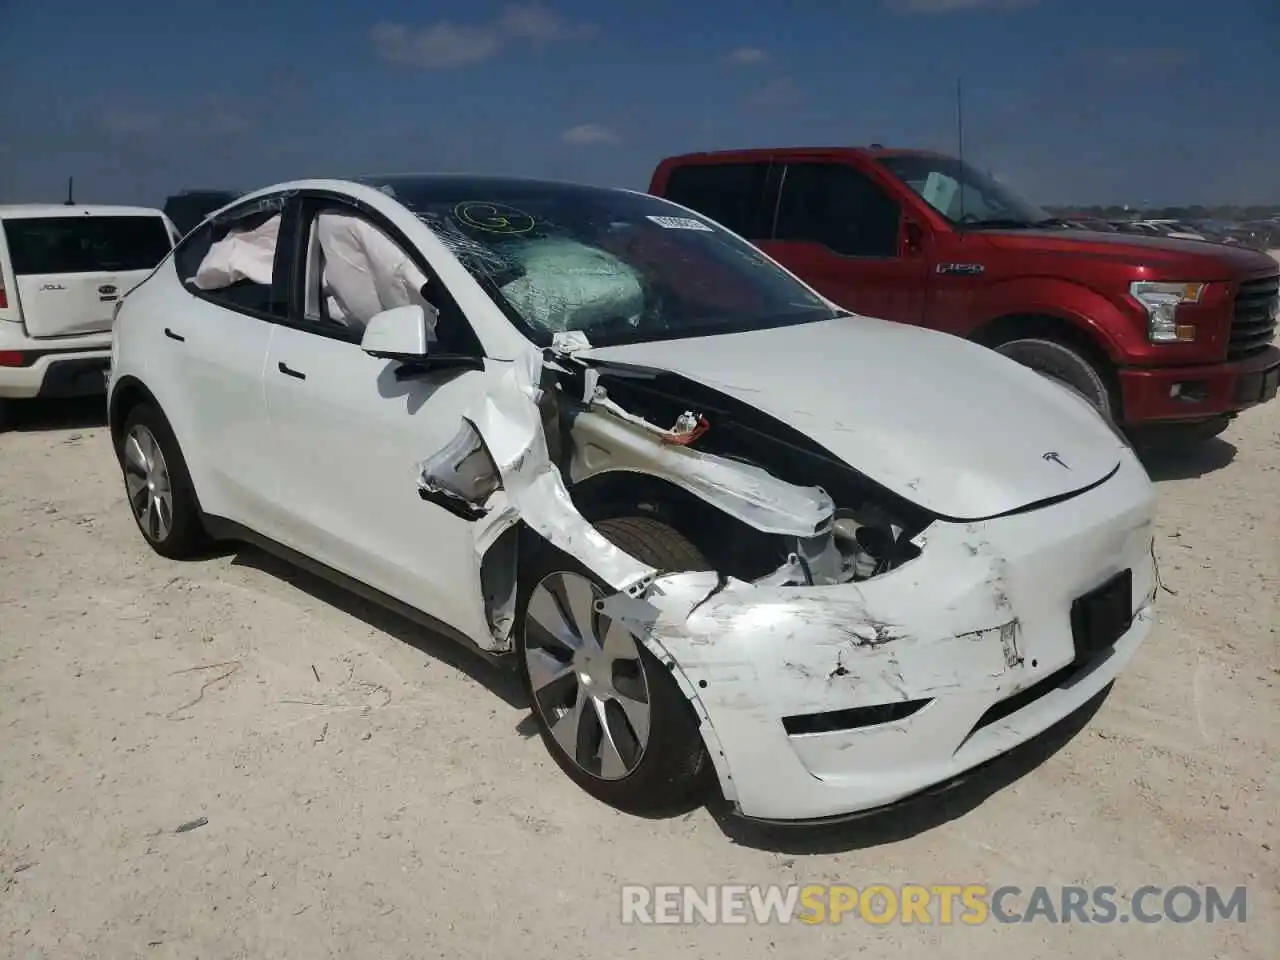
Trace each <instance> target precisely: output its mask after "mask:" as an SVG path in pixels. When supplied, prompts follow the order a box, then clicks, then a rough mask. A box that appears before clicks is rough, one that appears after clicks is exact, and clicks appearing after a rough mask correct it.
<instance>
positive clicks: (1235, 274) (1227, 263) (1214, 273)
mask: <svg viewBox="0 0 1280 960" xmlns="http://www.w3.org/2000/svg"><path fill="white" fill-rule="evenodd" d="M975 235H977V234H975ZM981 236H982V237H983V238H984V239H986V241H987V242H988V243H990V244H991V245H992V246H994V247H998V248H1000V249H1004V250H1022V251H1027V252H1033V253H1047V254H1058V255H1061V254H1076V255H1082V256H1089V255H1094V256H1104V257H1106V258H1107V259H1109V260H1117V259H1118V260H1123V261H1125V262H1126V263H1132V264H1133V265H1135V266H1146V267H1156V268H1169V269H1175V270H1182V271H1184V272H1189V273H1190V274H1194V275H1193V276H1191V279H1195V280H1206V281H1213V280H1236V279H1242V278H1249V277H1255V276H1259V275H1261V276H1269V275H1270V274H1273V273H1275V272H1276V263H1275V261H1274V260H1272V259H1271V258H1270V257H1269V256H1267V255H1266V254H1265V253H1262V252H1261V251H1259V250H1253V249H1250V248H1248V247H1241V246H1235V245H1232V244H1227V243H1214V242H1212V241H1209V240H1181V239H1178V238H1176V237H1143V236H1137V235H1135V234H1130V233H1103V232H1101V231H1097V232H1095V231H1092V230H983V231H982V232H981Z"/></svg>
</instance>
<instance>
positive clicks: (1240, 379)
mask: <svg viewBox="0 0 1280 960" xmlns="http://www.w3.org/2000/svg"><path fill="white" fill-rule="evenodd" d="M962 185H963V189H962ZM649 189H650V192H651V193H653V194H655V195H657V196H662V197H666V198H668V199H671V200H674V201H676V202H677V203H681V204H683V205H685V206H686V207H688V208H690V209H692V210H697V211H700V212H702V213H704V214H706V215H708V216H710V217H712V218H714V219H716V220H718V221H719V222H721V223H723V224H724V225H726V226H728V227H729V228H730V229H731V230H733V231H735V232H737V233H738V234H740V235H741V236H743V237H745V238H746V239H749V240H751V241H753V242H754V243H756V244H757V245H758V246H759V247H760V248H761V249H762V250H764V251H766V252H767V253H769V254H770V255H771V256H773V257H775V258H776V259H777V260H779V261H780V262H781V263H783V264H784V265H786V266H787V267H789V268H790V269H792V270H793V271H795V272H796V273H797V274H798V275H800V276H801V277H803V278H804V279H805V280H807V281H808V282H809V283H811V284H812V285H813V286H814V287H816V288H817V289H818V290H820V291H821V292H822V293H823V294H824V295H825V296H827V297H829V298H830V299H832V300H833V301H835V302H836V303H838V304H840V305H841V306H843V307H847V308H848V309H850V310H853V311H855V312H857V313H860V314H865V315H868V316H876V317H884V318H886V319H889V320H897V321H900V322H902V323H910V324H916V325H920V326H926V327H931V328H933V329H937V330H943V331H946V332H948V333H954V334H957V335H959V336H963V337H967V338H970V339H973V340H976V341H977V342H979V343H982V344H985V345H987V346H990V347H993V348H994V349H996V350H999V351H1000V352H1001V353H1004V354H1005V355H1007V356H1009V357H1012V358H1013V359H1015V360H1018V361H1019V362H1022V363H1025V364H1027V365H1028V366H1030V367H1032V368H1033V369H1035V370H1037V371H1039V372H1041V373H1043V374H1045V375H1047V376H1051V377H1054V378H1056V379H1058V380H1060V381H1062V382H1063V383H1066V384H1067V385H1069V386H1071V387H1072V388H1074V389H1075V390H1077V391H1079V392H1080V393H1081V394H1083V395H1084V396H1085V397H1086V398H1087V399H1088V400H1089V401H1090V403H1092V404H1093V405H1094V406H1095V407H1096V408H1097V409H1098V410H1099V411H1100V412H1101V413H1103V414H1104V415H1105V416H1107V417H1110V418H1111V419H1113V420H1114V421H1115V422H1116V423H1117V424H1119V425H1120V426H1122V427H1123V428H1124V429H1125V430H1126V431H1127V432H1129V433H1130V434H1131V435H1134V436H1140V437H1145V438H1146V439H1148V440H1153V439H1156V438H1159V439H1161V440H1164V441H1170V440H1175V441H1179V442H1181V441H1185V440H1188V439H1192V438H1200V437H1205V436H1208V435H1213V434H1216V433H1220V432H1221V431H1222V430H1223V429H1225V428H1226V426H1227V424H1228V423H1229V422H1230V420H1231V419H1232V418H1233V417H1234V416H1236V415H1237V414H1238V413H1240V412H1241V411H1242V410H1245V409H1247V408H1249V407H1251V406H1255V405H1257V404H1259V403H1264V402H1267V401H1270V400H1272V399H1274V397H1275V395H1276V391H1277V385H1278V383H1280V348H1277V347H1276V346H1274V345H1273V344H1272V339H1273V337H1274V333H1275V328H1276V323H1277V311H1278V310H1280V307H1278V306H1277V304H1278V303H1280V300H1278V299H1277V292H1278V290H1280V267H1278V266H1277V263H1276V261H1275V260H1272V259H1271V258H1270V257H1267V256H1265V255H1262V254H1260V253H1257V252H1254V251H1251V250H1247V249H1243V248H1240V247H1237V246H1228V245H1226V244H1212V243H1203V242H1196V241H1188V240H1176V239H1171V238H1168V237H1157V236H1154V235H1153V236H1138V235H1130V234H1121V233H1102V232H1098V233H1094V232H1089V231H1081V230H1073V229H1063V228H1061V227H1060V226H1059V221H1057V220H1055V219H1054V218H1052V217H1050V216H1048V215H1047V214H1046V213H1045V212H1044V211H1042V210H1040V209H1039V208H1037V207H1035V206H1033V205H1031V204H1030V203H1028V202H1026V201H1025V200H1023V199H1022V198H1021V197H1018V196H1017V195H1016V194H1014V193H1013V192H1012V191H1010V190H1009V189H1008V188H1007V187H1005V186H1003V185H1002V184H1000V183H999V182H997V181H995V180H993V179H992V178H990V177H988V176H986V175H985V174H983V173H981V172H979V171H977V170H975V169H974V168H972V167H971V166H968V165H965V164H962V163H960V162H959V161H958V160H956V159H954V158H952V157H947V156H944V155H940V154H935V153H927V152H923V151H915V150H891V149H883V148H879V149H862V148H852V147H849V148H844V147H840V148H826V149H799V148H790V149H773V150H770V149H761V150H740V151H723V152H717V153H697V154H689V155H686V156H679V157H671V158H669V159H666V160H664V161H662V163H660V164H659V165H658V168H657V170H656V171H655V172H654V175H653V179H652V182H651V184H650V188H649ZM1153 232H1155V231H1154V228H1153ZM959 399H960V398H957V400H959Z"/></svg>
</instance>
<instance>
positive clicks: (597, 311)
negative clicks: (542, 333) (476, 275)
mask: <svg viewBox="0 0 1280 960" xmlns="http://www.w3.org/2000/svg"><path fill="white" fill-rule="evenodd" d="M503 254H504V255H506V256H507V257H509V258H510V259H511V260H513V261H515V262H516V263H518V264H519V265H520V267H521V268H522V270H523V275H522V276H520V277H519V278H518V279H516V280H513V281H511V282H510V283H508V284H506V285H505V286H504V287H502V295H503V296H504V297H506V298H507V299H508V300H509V301H510V302H511V304H512V306H514V307H515V308H516V310H518V311H519V312H520V314H521V316H523V317H525V318H526V319H528V320H529V321H530V322H531V323H535V324H537V325H538V326H540V327H542V328H543V329H544V330H550V331H552V332H555V331H560V330H590V329H591V327H592V326H594V325H596V324H600V323H613V322H617V321H618V320H623V321H626V320H634V319H636V318H638V317H639V316H640V313H641V312H642V311H643V310H644V287H643V286H642V285H641V283H640V277H639V274H637V273H636V272H635V271H634V270H632V269H631V268H630V267H628V266H627V265H626V264H625V263H623V262H622V261H621V260H619V259H618V258H617V257H615V256H612V255H611V254H609V253H606V252H605V251H603V250H599V249H596V248H594V247H588V246H584V245H583V244H580V243H576V242H574V241H572V240H565V239H561V238H548V239H540V240H533V241H527V242H523V243H518V244H510V245H506V246H504V247H503Z"/></svg>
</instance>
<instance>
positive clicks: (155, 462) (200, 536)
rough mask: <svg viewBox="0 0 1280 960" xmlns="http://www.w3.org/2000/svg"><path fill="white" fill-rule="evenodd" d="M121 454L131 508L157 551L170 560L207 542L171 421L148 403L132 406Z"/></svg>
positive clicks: (192, 552)
mask: <svg viewBox="0 0 1280 960" xmlns="http://www.w3.org/2000/svg"><path fill="white" fill-rule="evenodd" d="M116 452H117V455H118V457H119V460H120V467H121V470H122V472H123V474H124V485H125V496H126V498H127V500H128V502H129V510H130V512H131V513H132V514H133V519H134V521H135V522H136V523H137V524H138V529H139V530H140V531H141V532H142V536H143V537H144V538H145V539H146V541H147V543H149V544H150V545H151V548H152V549H153V550H155V552H156V553H158V554H160V555H161V556H163V557H168V558H170V559H172V560H184V559H187V558H188V557H192V556H195V555H196V554H198V553H199V552H201V551H202V550H203V549H204V548H205V546H206V545H207V538H206V536H205V532H204V527H203V525H202V524H201V520H200V506H199V502H198V501H197V500H196V496H195V490H194V488H193V487H192V485H191V477H190V475H189V474H188V473H187V464H186V461H185V460H184V459H183V456H182V451H181V449H179V447H178V441H177V439H176V438H175V437H174V435H173V430H172V429H171V428H170V427H169V422H168V421H167V420H166V419H165V418H164V415H163V414H161V413H160V411H158V410H156V409H155V408H154V407H151V406H149V405H147V404H139V405H138V406H136V407H134V408H133V409H132V410H131V411H130V412H129V415H128V416H127V417H126V418H125V423H124V427H123V429H122V430H121V431H120V439H119V446H118V449H117V451H116Z"/></svg>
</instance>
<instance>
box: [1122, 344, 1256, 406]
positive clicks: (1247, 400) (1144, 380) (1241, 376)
mask: <svg viewBox="0 0 1280 960" xmlns="http://www.w3.org/2000/svg"><path fill="white" fill-rule="evenodd" d="M1277 382H1280V347H1277V346H1271V347H1268V348H1267V349H1266V350H1265V351H1263V352H1262V353H1259V354H1256V355H1255V356H1252V357H1248V358H1246V359H1244V360H1237V361H1234V362H1229V363H1215V364H1210V365H1205V366H1193V367H1160V368H1157V369H1150V370H1148V369H1143V368H1134V367H1131V368H1128V369H1122V370H1121V371H1120V392H1121V396H1122V399H1123V403H1124V420H1125V422H1126V423H1128V424H1139V423H1148V422H1151V421H1159V420H1163V421H1176V420H1188V421H1194V420H1205V419H1208V418H1211V417H1215V416H1220V415H1221V414H1224V413H1235V412H1237V411H1239V410H1244V409H1247V408H1248V407H1251V406H1255V405H1257V404H1259V403H1265V402H1267V401H1268V400H1271V399H1273V398H1274V397H1275V396H1276V390H1275V388H1276V384H1277Z"/></svg>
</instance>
